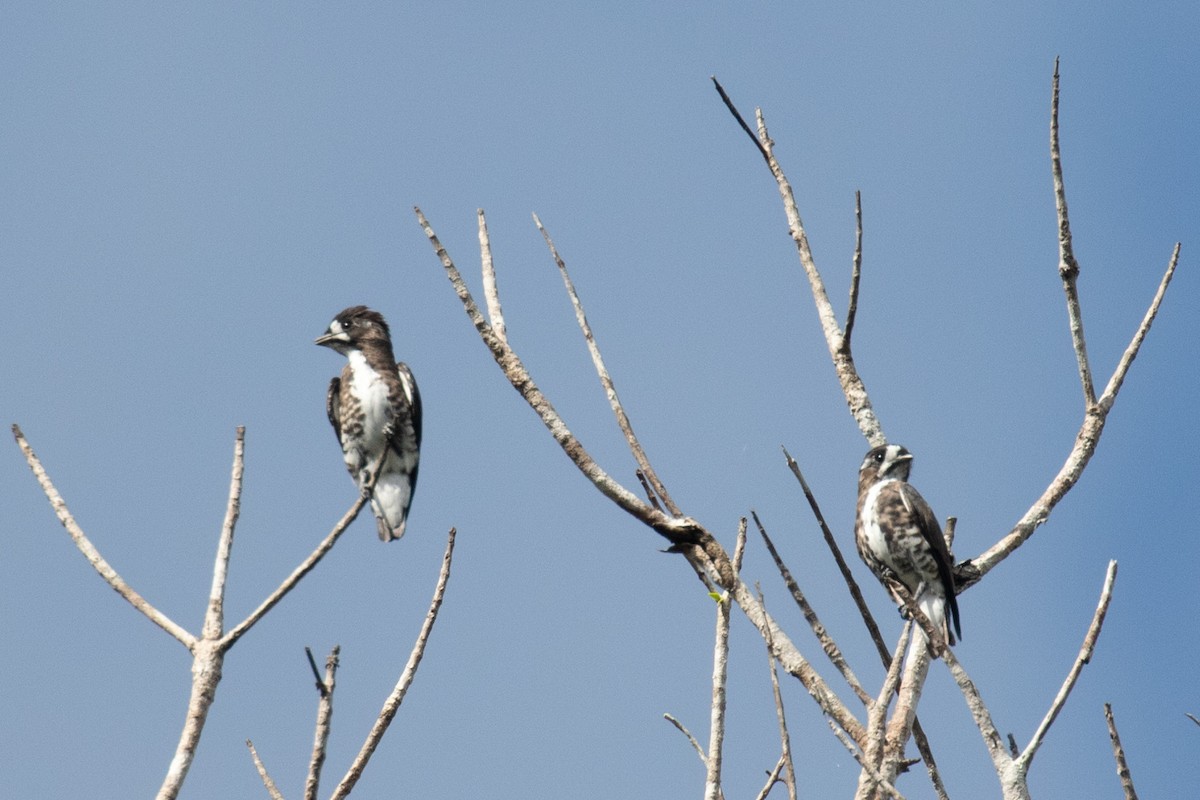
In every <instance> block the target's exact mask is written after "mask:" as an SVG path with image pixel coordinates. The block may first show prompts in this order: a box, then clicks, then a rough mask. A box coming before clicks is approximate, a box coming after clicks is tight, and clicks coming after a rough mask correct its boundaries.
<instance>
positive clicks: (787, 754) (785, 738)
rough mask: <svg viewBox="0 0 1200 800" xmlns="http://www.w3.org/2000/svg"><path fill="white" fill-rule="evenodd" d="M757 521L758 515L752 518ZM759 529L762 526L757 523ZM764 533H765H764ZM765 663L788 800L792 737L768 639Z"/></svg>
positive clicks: (792, 795)
mask: <svg viewBox="0 0 1200 800" xmlns="http://www.w3.org/2000/svg"><path fill="white" fill-rule="evenodd" d="M754 521H755V522H756V523H757V522H758V517H755V518H754ZM759 530H760V531H761V530H762V526H761V525H759ZM764 535H765V534H764ZM758 602H760V603H762V604H763V607H764V608H765V607H766V601H765V600H764V599H763V594H762V589H759V590H758ZM765 644H766V645H767V665H768V667H769V668H770V670H771V694H772V696H773V698H774V700H775V718H776V719H777V720H778V721H779V750H780V755H779V759H780V761H781V762H782V764H783V769H784V783H785V784H786V785H787V790H788V800H796V766H795V763H794V762H793V760H792V737H791V736H790V735H788V727H787V716H786V715H785V714H784V713H783V694H782V693H781V692H780V691H779V673H778V672H776V670H775V654H774V653H772V652H771V651H772V642H771V640H770V639H768V640H767V641H766V642H765Z"/></svg>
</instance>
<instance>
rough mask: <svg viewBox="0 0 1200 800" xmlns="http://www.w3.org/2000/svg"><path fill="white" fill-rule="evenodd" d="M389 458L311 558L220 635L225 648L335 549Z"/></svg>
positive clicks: (371, 490) (372, 488) (381, 461)
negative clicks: (246, 614) (229, 629)
mask: <svg viewBox="0 0 1200 800" xmlns="http://www.w3.org/2000/svg"><path fill="white" fill-rule="evenodd" d="M386 459H387V453H386V452H385V453H384V454H383V455H382V456H380V457H379V461H378V462H377V463H376V464H375V468H374V469H373V470H372V471H371V477H370V480H368V481H367V485H366V486H365V487H364V488H363V489H362V491H360V492H359V494H358V499H357V500H355V501H354V505H352V506H350V509H349V510H348V511H347V512H346V513H345V514H343V515H342V518H341V519H339V520H338V521H337V524H336V525H334V526H333V530H331V531H330V532H329V535H328V536H326V537H325V538H324V539H323V540H321V543H320V544H318V545H317V547H316V549H315V550H313V551H312V552H311V553H309V555H308V558H306V559H304V561H302V562H300V565H299V566H298V567H296V568H295V569H294V570H292V574H291V575H288V576H287V577H286V578H284V579H283V583H281V584H279V586H278V587H277V588H276V589H275V591H273V592H271V594H270V595H268V596H267V599H266V600H263V601H262V602H261V603H259V606H258V608H256V609H254V610H253V611H251V612H250V614H249V615H248V616H247V617H246V618H245V619H244V620H242V621H241V622H239V623H238V624H237V625H236V626H235V627H234V628H233V630H231V631H229V633H227V634H225V636H224V637H223V638H222V639H221V642H222V644H223V646H224V647H225V648H229V647H232V646H233V643H234V642H236V641H237V640H238V639H240V638H242V636H244V635H245V634H246V632H247V631H249V630H250V629H251V628H253V627H254V625H255V624H256V623H257V622H258V621H259V620H260V619H262V618H263V616H264V615H265V614H266V613H267V612H268V611H270V610H271V609H272V608H274V607H275V606H276V604H278V603H279V601H280V600H282V599H283V598H284V597H285V596H287V593H288V592H290V591H291V590H292V589H294V588H296V584H297V583H299V582H300V579H301V578H303V577H304V576H305V575H307V574H308V573H310V572H312V570H313V568H314V567H316V566H317V564H319V563H320V562H321V559H322V558H324V557H325V554H326V553H328V552H329V551H330V550H332V549H333V546H334V545H335V544H337V541H338V539H340V538H342V534H343V533H345V532H346V529H347V528H349V527H350V523H352V522H354V520H355V519H356V518H357V517H358V515H359V512H361V511H362V510H363V506H365V505H366V504H367V501H368V500H369V499H370V497H371V493H372V492H373V491H374V490H375V482H376V481H378V480H379V475H380V473H381V472H382V471H383V463H384V461H385V460H386Z"/></svg>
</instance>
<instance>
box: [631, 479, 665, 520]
mask: <svg viewBox="0 0 1200 800" xmlns="http://www.w3.org/2000/svg"><path fill="white" fill-rule="evenodd" d="M633 474H634V475H636V476H637V479H638V483H640V484H641V485H642V491H643V492H645V493H646V499H647V500H649V501H650V505H652V506H654V508H656V509H658V510H659V511H662V506H661V505H659V502H658V496H657V495H656V494H654V489H653V488H652V487H651V486H650V482H649V481H647V480H646V476H645V475H644V474H643V473H642V471H641V470H640V469H638V470H634V473H633Z"/></svg>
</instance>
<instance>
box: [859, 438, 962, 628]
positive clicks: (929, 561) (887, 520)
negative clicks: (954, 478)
mask: <svg viewBox="0 0 1200 800" xmlns="http://www.w3.org/2000/svg"><path fill="white" fill-rule="evenodd" d="M911 469H912V453H910V452H908V450H906V449H904V448H903V447H901V446H900V445H896V444H889V445H883V446H881V447H876V448H874V449H872V450H871V451H870V452H868V453H867V455H866V458H864V459H863V462H862V466H861V467H859V470H858V518H857V522H856V524H855V528H854V540H855V544H857V545H858V554H859V555H860V556H861V557H862V560H863V561H864V562H865V563H866V565H867V566H868V567H870V568H871V572H873V573H875V577H877V578H879V580H880V582H881V583H883V585H884V586H885V587H887V585H888V584H887V580H886V579H887V578H889V577H891V578H895V579H896V580H898V581H899V582H900V583H901V584H903V585H904V586H905V587H906V588H907V589H908V591H909V594H911V595H912V597H913V599H914V600H915V601H916V603H917V605H918V606H919V607H920V609H921V611H922V612H923V613H924V614H925V616H927V617H929V621H930V622H932V623H933V627H934V628H935V629H936V630H939V631H941V633H942V637H943V638H944V639H945V640H946V643H947V644H954V641H955V640H954V635H953V634H951V632H950V627H949V625H947V619H946V618H947V609H949V617H950V619H951V620H952V621H953V623H954V633H956V634H958V637H959V638H960V639H961V638H962V630H961V628H960V627H959V621H958V601H957V600H956V599H955V597H954V575H953V568H954V557H953V556H951V555H950V548H949V547H947V546H946V539H945V537H943V536H942V528H941V526H940V525H938V521H937V517H935V516H934V514H933V509H932V508H930V507H929V503H927V502H925V498H923V497H921V495H920V494H919V493H918V492H917V490H916V489H914V488H913V487H912V486H910V485H909V484H908V483H907V481H908V474H909V471H910V470H911ZM889 591H891V590H890V587H889ZM892 594H893V597H894V599H895V600H896V601H897V602H898V603H900V602H901V601H900V598H899V597H895V593H894V592H893V593H892Z"/></svg>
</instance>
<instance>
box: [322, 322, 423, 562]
mask: <svg viewBox="0 0 1200 800" xmlns="http://www.w3.org/2000/svg"><path fill="white" fill-rule="evenodd" d="M316 343H317V344H319V345H324V346H326V347H330V348H332V349H334V350H336V351H337V352H339V353H341V354H342V355H344V356H346V358H347V363H346V366H345V367H344V368H343V369H342V374H341V376H340V377H335V378H333V380H331V381H330V382H329V391H328V393H327V394H326V397H325V411H326V414H327V415H328V417H329V423H330V425H332V426H333V432H334V434H336V435H337V439H338V444H340V445H341V446H342V456H343V458H344V460H345V462H346V469H347V470H349V472H350V476H351V477H352V478H354V481H355V483H357V484H358V487H359V489H365V488H366V486H367V484H368V483H369V481H370V479H371V475H372V472H373V470H374V469H375V467H376V465H377V464H378V463H379V461H380V459H381V458H385V459H386V460H385V461H384V463H383V467H382V469H381V470H380V473H379V478H378V479H377V480H376V482H375V488H374V491H373V492H372V495H371V510H372V511H373V512H374V514H375V519H376V522H377V527H378V529H379V538H380V539H382V540H383V541H385V542H386V541H391V540H393V539H399V538H400V537H401V536H403V535H404V526H405V522H406V520H407V517H408V509H409V506H410V505H411V503H412V495H413V490H414V489H415V488H416V483H417V469H418V466H419V464H420V448H421V395H420V392H418V390H417V383H416V380H414V379H413V375H412V372H411V371H410V370H409V368H408V366H407V365H405V364H403V363H399V362H397V361H396V358H395V356H394V355H393V354H392V341H391V333H390V331H389V330H388V325H387V322H385V321H384V319H383V316H382V315H380V314H379V313H378V312H376V311H372V310H371V309H369V308H367V307H366V306H353V307H351V308H347V309H346V310H345V311H343V312H341V313H340V314H338V315H337V316H336V317H334V319H333V322H331V323H330V324H329V328H328V330H326V332H325V334H324V335H322V336H320V337H318V338H317V340H316ZM385 454H386V456H385Z"/></svg>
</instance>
